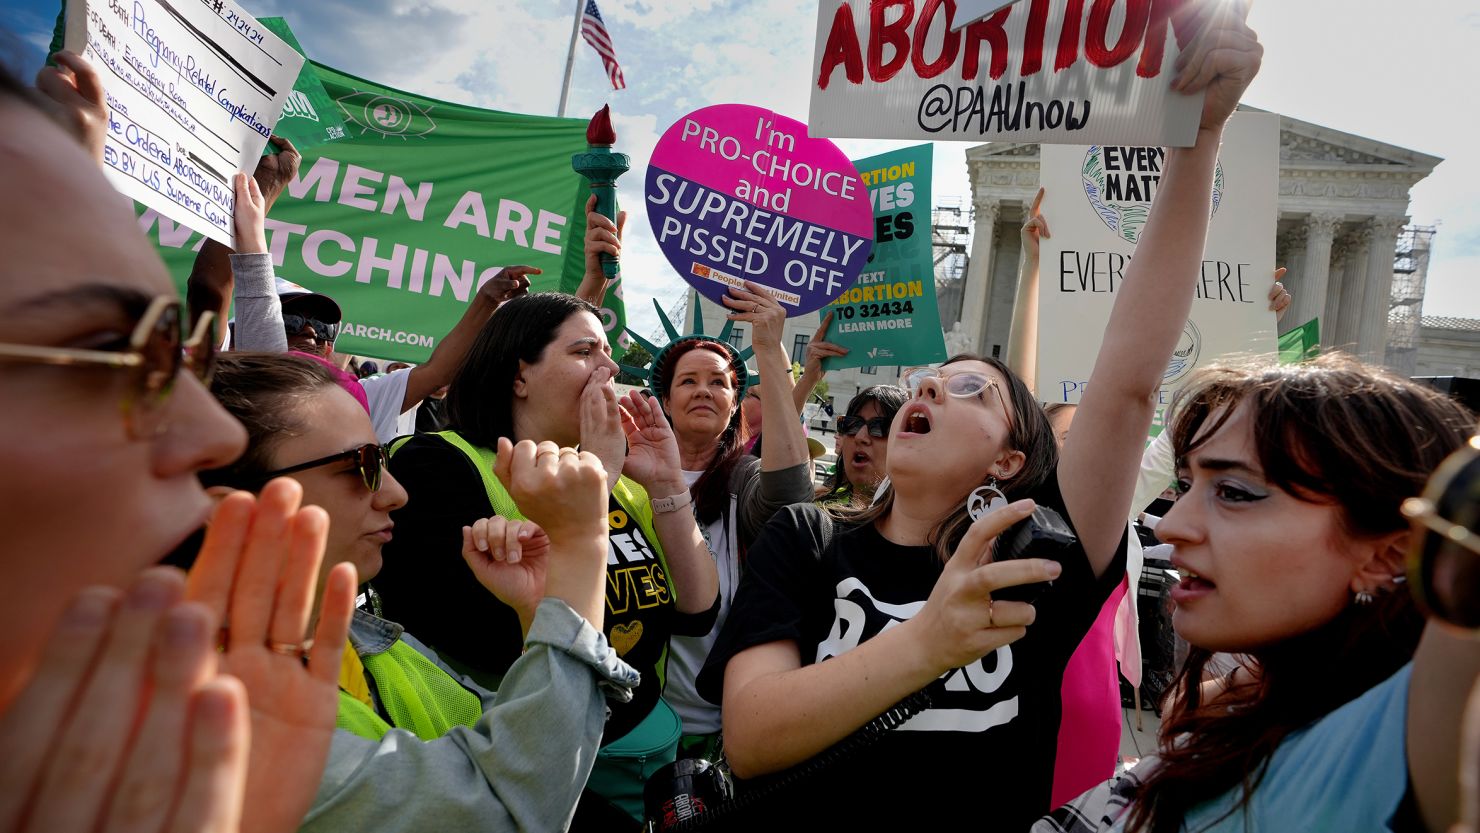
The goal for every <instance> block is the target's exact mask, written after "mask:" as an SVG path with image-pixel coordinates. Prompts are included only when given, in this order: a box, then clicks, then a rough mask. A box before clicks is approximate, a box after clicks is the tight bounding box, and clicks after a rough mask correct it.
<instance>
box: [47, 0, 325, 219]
mask: <svg viewBox="0 0 1480 833" xmlns="http://www.w3.org/2000/svg"><path fill="white" fill-rule="evenodd" d="M66 46H67V48H68V49H70V50H72V51H74V52H77V53H79V54H81V55H83V56H84V57H86V58H87V59H88V60H89V61H91V62H92V63H93V66H95V67H96V68H97V71H98V74H99V76H101V78H102V81H103V88H104V90H105V91H106V93H107V104H108V132H107V142H106V144H105V146H104V148H103V161H104V163H105V172H106V173H107V175H108V179H109V181H111V182H112V183H113V186H114V187H115V188H117V189H118V190H119V191H121V192H123V193H124V194H125V195H126V196H129V197H132V198H133V199H135V200H138V201H139V202H141V203H143V204H145V205H147V206H149V207H150V208H153V209H155V210H157V211H159V212H160V213H161V214H163V215H165V216H166V217H169V218H170V219H171V220H174V221H175V222H177V223H180V224H182V225H185V226H187V227H189V228H191V229H194V230H195V231H198V232H200V233H202V234H204V235H206V236H207V237H210V238H211V239H213V240H218V241H220V242H222V243H224V244H226V245H227V246H234V238H235V233H234V231H233V228H232V206H233V204H234V202H235V197H234V194H233V189H232V182H231V178H232V175H233V174H235V173H236V172H237V171H246V172H247V173H251V172H252V171H253V170H255V169H256V167H257V159H258V158H259V157H260V156H261V155H262V148H263V147H264V146H265V145H266V144H267V139H268V136H270V135H271V134H272V126H273V124H274V123H276V122H277V119H278V115H279V114H280V113H282V110H283V103H284V102H285V101H286V100H287V98H288V96H289V95H290V94H291V93H292V92H293V82H294V80H295V79H296V78H297V77H298V71H299V69H301V68H302V66H303V56H302V55H299V54H298V53H297V52H295V51H294V50H293V49H292V47H290V46H288V45H287V44H286V43H283V41H282V39H281V38H279V37H278V36H277V35H274V34H273V33H272V32H269V31H268V30H266V29H264V28H263V27H261V26H259V25H258V24H257V21H256V19H255V18H253V17H252V16H251V15H249V14H247V13H246V12H244V11H242V8H241V7H240V6H238V5H237V4H236V3H234V2H232V0H174V2H173V3H172V2H169V1H168V0H68V2H67V34H66Z"/></svg>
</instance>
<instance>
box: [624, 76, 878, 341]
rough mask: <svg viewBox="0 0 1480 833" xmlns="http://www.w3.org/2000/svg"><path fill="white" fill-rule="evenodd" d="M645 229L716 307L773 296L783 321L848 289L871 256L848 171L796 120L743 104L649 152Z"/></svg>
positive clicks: (867, 224) (718, 111) (695, 117)
mask: <svg viewBox="0 0 1480 833" xmlns="http://www.w3.org/2000/svg"><path fill="white" fill-rule="evenodd" d="M646 200H647V210H648V220H649V221H650V222H651V223H652V227H653V235H654V236H655V237H656V238H657V240H658V247H659V248H661V249H662V250H663V254H664V255H665V256H667V258H668V262H669V263H671V264H672V265H673V268H674V269H676V270H678V273H679V274H680V275H682V276H683V278H684V280H686V281H688V282H689V284H691V285H692V286H693V287H694V288H695V289H697V290H698V291H699V293H700V294H701V295H703V296H705V297H706V298H709V299H710V300H711V301H714V302H715V303H722V302H721V301H720V300H719V299H720V297H721V296H722V295H724V294H725V292H726V290H728V288H729V287H731V286H739V285H740V282H741V281H743V280H751V281H755V282H756V283H759V284H762V285H764V286H766V287H767V288H768V289H769V290H770V292H771V294H772V295H773V296H774V297H775V298H776V299H777V300H778V301H780V302H781V306H782V307H783V308H785V310H786V314H787V316H797V315H802V314H803V313H808V312H811V311H813V310H815V309H817V308H819V307H821V306H823V305H825V304H826V303H828V302H829V301H831V300H832V299H833V298H836V297H838V295H839V294H840V293H842V292H843V291H844V290H846V289H848V288H849V287H851V286H852V285H853V282H854V281H855V280H857V279H858V274H859V273H860V272H862V271H863V269H864V265H865V263H866V262H867V261H868V256H869V251H870V249H871V248H872V246H873V235H874V229H873V225H874V223H873V212H872V210H871V209H870V208H869V197H868V192H867V190H866V189H865V188H864V186H863V182H862V180H860V179H859V176H858V171H857V170H855V169H854V167H853V163H852V162H849V161H848V157H847V156H844V155H843V152H842V151H841V150H838V148H837V147H836V146H835V145H834V144H833V143H832V142H829V141H827V140H826V139H809V138H807V126H806V125H804V124H802V123H801V122H799V121H796V120H795V119H790V118H787V117H786V116H782V115H778V114H776V113H773V112H771V111H770V110H766V109H763V108H760V107H752V106H750V105H748V104H717V105H714V106H712V107H705V108H703V109H701V110H695V111H694V112H692V113H690V114H688V115H687V116H684V117H683V118H681V119H679V120H678V121H677V122H675V123H674V124H673V126H672V127H670V128H668V130H667V132H665V133H664V134H663V137H662V138H661V139H659V140H658V144H657V146H656V147H655V148H654V149H653V157H652V162H651V163H650V164H649V165H648V174H647V192H646Z"/></svg>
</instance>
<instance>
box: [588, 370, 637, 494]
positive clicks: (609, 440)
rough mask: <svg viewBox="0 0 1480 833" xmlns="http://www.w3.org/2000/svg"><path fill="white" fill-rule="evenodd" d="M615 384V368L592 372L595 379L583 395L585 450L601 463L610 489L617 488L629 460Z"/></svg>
mask: <svg viewBox="0 0 1480 833" xmlns="http://www.w3.org/2000/svg"><path fill="white" fill-rule="evenodd" d="M611 380H612V371H611V368H608V367H598V368H596V369H595V370H593V371H591V378H589V379H587V380H586V387H585V388H584V389H583V390H582V391H581V450H582V451H589V452H591V453H592V454H595V455H596V457H597V458H598V459H600V460H601V464H602V466H604V467H605V469H606V474H607V485H608V487H613V486H616V484H617V478H618V477H620V476H621V474H622V465H623V458H625V457H626V456H627V438H626V436H625V435H624V434H623V432H622V415H621V413H620V409H619V407H618V405H617V392H616V389H614V388H613V387H612V385H611Z"/></svg>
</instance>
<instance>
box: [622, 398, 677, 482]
mask: <svg viewBox="0 0 1480 833" xmlns="http://www.w3.org/2000/svg"><path fill="white" fill-rule="evenodd" d="M622 430H623V431H624V432H626V434H627V459H626V460H624V461H623V463H622V473H623V474H626V475H627V476H628V477H631V478H632V479H633V480H636V481H637V482H638V483H639V484H641V485H642V486H644V487H646V486H648V485H650V484H653V483H656V482H658V481H659V480H662V479H664V478H671V477H675V476H677V474H678V472H680V471H682V464H681V462H680V458H679V455H678V438H677V437H676V436H675V435H674V433H673V426H672V425H670V424H669V423H668V418H667V417H665V416H663V409H662V407H661V406H659V405H658V400H657V399H655V398H650V397H646V396H643V395H641V394H639V393H636V392H633V393H629V394H627V395H626V396H624V397H622Z"/></svg>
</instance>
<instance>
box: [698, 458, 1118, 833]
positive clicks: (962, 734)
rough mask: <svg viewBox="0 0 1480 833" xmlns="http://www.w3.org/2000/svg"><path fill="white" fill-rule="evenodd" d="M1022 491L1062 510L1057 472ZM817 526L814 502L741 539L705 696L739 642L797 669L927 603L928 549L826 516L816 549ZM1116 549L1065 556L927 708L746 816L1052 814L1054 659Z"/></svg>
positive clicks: (1104, 590) (927, 825) (799, 823)
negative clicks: (738, 575)
mask: <svg viewBox="0 0 1480 833" xmlns="http://www.w3.org/2000/svg"><path fill="white" fill-rule="evenodd" d="M1031 497H1033V498H1034V499H1035V500H1036V501H1038V503H1039V504H1040V505H1042V506H1048V507H1051V508H1053V509H1055V510H1057V511H1059V512H1060V513H1061V514H1065V515H1066V516H1067V513H1066V512H1064V509H1063V497H1062V496H1061V495H1060V493H1059V489H1058V484H1057V481H1056V480H1053V479H1051V480H1050V482H1049V483H1047V484H1046V485H1045V486H1044V487H1042V488H1040V489H1039V490H1038V493H1036V494H1033V495H1031ZM824 523H826V519H824V518H823V517H822V510H820V509H818V508H817V507H815V506H809V505H808V506H791V507H788V508H786V509H784V510H782V511H781V512H779V513H777V515H776V517H774V518H773V519H772V520H771V523H770V524H769V525H768V526H767V527H766V529H765V531H764V532H763V533H762V534H761V536H760V538H759V539H758V540H757V541H756V542H755V544H754V545H753V546H752V547H751V549H750V553H749V561H748V562H747V570H748V572H747V573H746V574H745V576H744V578H743V579H742V581H741V584H740V590H739V592H738V594H737V595H736V598H735V603H734V607H733V608H732V610H731V612H730V617H729V620H728V621H727V622H726V623H725V627H724V629H723V631H722V632H721V635H720V638H719V642H718V644H717V645H716V646H715V648H714V650H713V651H712V652H711V653H710V656H709V662H708V664H707V665H706V666H705V668H704V670H703V672H702V673H701V674H700V676H699V692H700V693H701V694H702V695H704V696H705V697H707V698H709V699H710V700H712V701H714V702H719V698H720V695H721V693H722V691H723V683H724V680H723V675H724V666H725V663H726V662H728V660H729V659H730V657H732V656H734V655H735V654H737V653H739V652H740V651H743V650H745V649H746V648H750V647H753V646H756V645H761V644H765V643H768V642H774V641H778V640H792V641H794V642H796V643H797V645H798V647H799V648H800V649H801V658H802V662H803V664H811V663H814V662H822V661H825V660H826V659H828V658H829V657H833V656H837V655H839V654H841V653H843V652H844V651H847V650H849V649H850V648H853V647H856V646H857V645H858V644H859V643H860V642H862V641H864V640H867V639H870V638H872V637H874V636H876V635H878V634H879V633H880V631H881V630H883V629H884V628H885V627H888V626H890V625H892V624H895V623H898V622H900V621H903V620H906V619H909V618H912V617H913V616H914V615H915V614H917V613H918V612H919V611H920V609H921V608H922V607H924V604H925V600H926V599H927V598H929V596H930V591H931V589H932V588H933V587H934V586H935V582H936V580H937V579H938V578H939V577H940V574H941V570H942V569H943V565H942V564H941V562H940V560H939V559H938V558H937V557H936V556H935V554H934V553H933V552H932V550H931V549H930V548H929V547H905V546H900V545H898V544H894V543H891V542H890V541H888V540H886V539H885V538H884V537H883V536H882V535H880V534H879V532H878V530H877V529H876V528H875V527H873V526H872V525H869V526H863V527H849V526H846V525H840V524H836V523H834V524H833V532H832V536H831V542H830V544H829V545H828V546H827V547H826V548H825V549H823V548H822V538H823V524H824ZM1124 549H1125V548H1124V542H1122V545H1121V547H1120V549H1119V551H1120V553H1122V554H1121V555H1118V556H1117V557H1116V561H1115V562H1114V563H1113V564H1112V566H1111V568H1110V569H1109V570H1107V571H1106V573H1105V575H1103V576H1101V577H1100V578H1098V579H1096V578H1095V576H1094V573H1093V571H1092V570H1091V568H1090V565H1089V561H1088V558H1087V557H1086V556H1085V554H1084V550H1083V549H1082V548H1080V547H1079V546H1077V545H1076V546H1072V547H1069V548H1067V549H1065V550H1064V551H1062V556H1061V558H1062V561H1063V567H1064V570H1063V572H1062V573H1061V574H1060V576H1059V578H1058V579H1057V580H1056V581H1055V582H1054V583H1053V586H1052V587H1051V588H1049V589H1047V590H1046V591H1045V592H1043V593H1042V594H1041V595H1040V596H1039V597H1038V599H1037V601H1036V602H1035V606H1036V608H1037V618H1036V621H1035V623H1034V624H1033V625H1032V626H1031V627H1029V628H1028V633H1027V635H1026V636H1025V637H1023V638H1022V639H1021V640H1019V641H1017V642H1015V643H1012V644H1011V645H1007V646H1004V647H1002V648H999V649H998V650H997V651H995V652H993V653H992V654H988V655H987V656H986V657H984V658H983V659H981V660H979V661H978V662H976V663H973V664H971V665H968V666H966V667H965V668H959V669H955V670H953V671H951V672H949V673H947V674H946V675H944V677H943V678H942V679H943V681H944V690H943V691H940V690H939V689H940V686H937V687H936V688H937V692H936V694H935V696H934V701H933V706H932V708H930V709H928V710H926V711H924V712H922V713H920V714H919V715H916V716H915V717H914V718H912V719H910V720H909V721H908V722H907V723H905V724H903V725H902V726H900V727H899V728H896V729H895V730H893V731H891V732H888V733H887V734H885V735H883V737H882V738H881V739H880V740H879V741H878V742H877V743H876V744H874V745H873V746H871V747H869V748H867V749H866V750H864V751H863V752H861V753H859V754H857V755H854V756H852V757H850V758H847V759H846V760H841V761H839V762H836V763H834V764H831V765H830V766H828V767H827V768H826V769H824V770H822V771H821V772H820V773H818V774H817V775H815V776H812V777H810V778H808V779H807V780H806V781H805V782H803V783H805V787H802V788H801V789H800V790H794V791H791V792H787V793H785V797H778V798H777V801H776V802H775V803H772V804H771V805H770V806H769V807H768V808H767V809H766V810H764V811H762V812H761V813H760V814H759V815H757V816H756V819H757V820H759V819H768V820H775V819H784V820H785V822H784V824H783V826H784V827H787V828H793V827H803V826H812V825H817V824H827V825H828V826H830V827H835V828H837V829H843V827H844V825H850V824H851V825H857V826H858V829H882V827H880V825H883V824H891V825H897V824H906V825H909V829H920V830H926V829H934V828H935V827H936V826H938V825H939V826H943V825H944V824H945V823H946V822H947V821H953V820H956V819H960V818H962V817H963V814H965V816H964V817H969V818H973V819H977V820H978V821H979V823H978V824H977V827H978V829H984V830H991V831H998V830H1000V831H1022V830H1027V829H1028V828H1029V827H1030V826H1031V825H1032V823H1033V822H1034V821H1036V820H1037V819H1038V818H1039V817H1040V816H1042V815H1043V814H1044V813H1046V812H1048V811H1049V809H1051V808H1050V807H1049V794H1050V788H1051V787H1052V783H1053V770H1054V755H1055V751H1056V748H1057V738H1058V730H1059V717H1060V699H1059V697H1060V694H1059V692H1060V686H1061V684H1062V682H1063V675H1064V667H1065V666H1066V665H1067V664H1068V661H1069V657H1070V655H1072V654H1073V652H1074V649H1075V648H1076V647H1077V646H1078V645H1079V643H1080V641H1081V640H1082V639H1083V637H1084V635H1085V633H1087V632H1088V631H1089V628H1090V626H1091V625H1092V624H1093V623H1094V620H1095V617H1096V616H1097V615H1098V614H1099V611H1100V608H1101V606H1102V605H1103V604H1104V601H1105V599H1106V598H1108V597H1109V594H1110V592H1111V591H1112V590H1113V589H1114V587H1115V586H1116V585H1117V584H1118V583H1119V581H1120V577H1121V576H1122V575H1123V574H1124V571H1125V561H1124V555H1123V553H1124ZM819 551H820V554H819ZM982 822H984V824H982ZM793 823H794V824H793Z"/></svg>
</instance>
